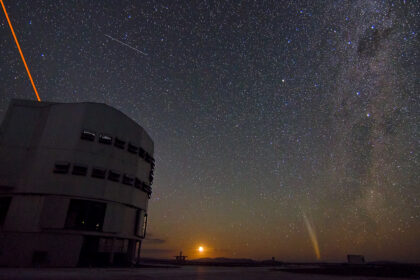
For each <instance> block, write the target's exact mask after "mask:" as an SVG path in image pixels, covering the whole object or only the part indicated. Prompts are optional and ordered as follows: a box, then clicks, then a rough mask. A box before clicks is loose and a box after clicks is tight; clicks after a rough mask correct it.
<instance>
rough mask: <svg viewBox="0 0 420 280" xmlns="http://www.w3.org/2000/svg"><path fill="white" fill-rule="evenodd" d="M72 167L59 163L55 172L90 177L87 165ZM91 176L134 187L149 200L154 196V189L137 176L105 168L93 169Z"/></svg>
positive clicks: (62, 162) (55, 166)
mask: <svg viewBox="0 0 420 280" xmlns="http://www.w3.org/2000/svg"><path fill="white" fill-rule="evenodd" d="M70 167H71V164H70V162H64V161H59V162H56V163H55V164H54V170H53V172H54V173H58V174H68V173H69V172H70V170H71V174H73V175H79V176H87V175H88V170H89V168H88V166H87V165H84V164H73V166H72V167H73V168H70ZM90 176H91V177H93V178H98V179H107V180H110V181H113V182H120V183H122V184H124V185H128V186H134V187H135V188H137V189H139V190H142V191H144V192H146V193H147V195H148V196H149V198H150V196H151V195H152V188H151V186H150V185H148V184H147V183H145V182H143V181H141V180H140V179H138V178H137V177H135V176H132V175H129V174H126V173H121V172H119V171H117V170H111V169H109V170H107V169H105V168H100V167H93V168H92V170H91V172H90ZM150 179H151V181H150V182H152V181H153V177H152V176H149V180H150Z"/></svg>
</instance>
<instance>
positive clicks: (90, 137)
mask: <svg viewBox="0 0 420 280" xmlns="http://www.w3.org/2000/svg"><path fill="white" fill-rule="evenodd" d="M80 138H81V139H83V140H87V141H95V139H96V133H95V132H92V131H89V130H86V129H85V130H83V131H82V134H81V136H80ZM98 142H99V143H102V144H106V145H114V146H115V147H117V148H120V149H122V150H125V149H126V148H127V151H128V152H129V153H132V154H137V155H138V156H139V157H141V158H143V159H144V160H145V161H146V162H148V163H150V164H151V165H152V169H153V168H154V166H155V159H154V158H153V157H152V156H151V155H150V154H149V153H148V152H146V151H145V150H144V149H143V148H142V147H139V146H136V145H134V144H133V143H131V142H128V143H126V141H124V140H122V139H120V138H118V137H114V138H113V137H112V136H109V135H106V134H103V133H99V135H98Z"/></svg>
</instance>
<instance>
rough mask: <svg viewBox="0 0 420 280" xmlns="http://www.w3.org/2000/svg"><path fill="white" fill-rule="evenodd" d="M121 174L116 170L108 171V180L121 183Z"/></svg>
mask: <svg viewBox="0 0 420 280" xmlns="http://www.w3.org/2000/svg"><path fill="white" fill-rule="evenodd" d="M120 177H121V174H120V173H119V172H118V171H115V170H109V171H108V180H110V181H114V182H119V181H120Z"/></svg>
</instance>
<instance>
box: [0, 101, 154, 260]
mask: <svg viewBox="0 0 420 280" xmlns="http://www.w3.org/2000/svg"><path fill="white" fill-rule="evenodd" d="M84 130H86V131H89V132H94V133H95V134H96V137H95V141H89V140H84V139H81V133H82V131H84ZM100 134H104V135H107V136H111V137H112V143H111V144H109V145H108V144H103V143H99V142H98V137H99V135H100ZM116 137H117V138H119V139H121V140H124V141H125V142H126V144H125V148H124V149H120V148H118V147H116V146H115V145H114V141H115V138H116ZM128 143H130V144H131V145H134V146H135V147H141V148H142V149H144V150H145V152H147V153H148V154H149V155H150V158H152V157H153V141H152V140H151V138H150V136H149V135H148V134H147V132H146V131H145V130H144V129H143V128H141V127H140V126H139V125H138V124H136V123H135V122H134V121H132V120H131V119H129V118H128V117H127V116H126V115H124V114H123V113H121V112H119V111H118V110H115V109H114V108H112V107H109V106H107V105H104V104H97V103H78V104H63V103H48V102H42V103H40V102H33V101H25V100H13V101H12V103H11V105H10V107H9V110H8V112H7V114H6V117H5V119H4V121H3V123H2V126H1V129H0V197H4V196H12V201H11V203H10V206H9V209H8V212H7V216H6V219H5V221H4V223H3V225H0V234H1V235H2V237H3V238H2V240H0V265H20V264H22V265H24V266H26V265H29V264H31V263H33V260H32V259H31V260H30V261H29V259H28V255H27V254H29V255H31V256H32V257H33V251H34V250H36V248H35V247H36V246H38V247H43V248H44V249H45V250H47V251H48V259H50V258H51V257H52V256H53V255H54V254H56V253H55V252H56V251H55V250H58V251H61V254H58V255H57V257H58V259H54V261H48V265H52V266H56V265H64V266H68V265H70V266H72V265H75V264H77V260H76V258H74V255H75V254H76V255H78V254H79V251H80V248H81V246H82V243H83V241H82V240H83V236H90V235H96V236H103V237H110V238H111V237H112V238H125V239H130V240H133V241H135V240H139V241H141V239H142V237H141V236H138V235H136V234H135V232H136V223H139V224H141V223H142V220H141V219H142V217H140V218H139V219H138V217H137V215H138V211H140V210H141V211H142V212H141V213H147V205H148V199H149V195H150V193H147V191H145V188H146V187H148V186H150V185H151V181H150V177H149V175H150V172H151V170H152V169H153V167H154V163H151V161H150V160H148V161H146V160H145V159H144V158H142V157H141V156H139V153H131V152H129V151H128V150H127V146H128ZM62 162H65V163H68V164H69V165H70V166H69V170H68V172H67V173H66V174H61V173H55V172H54V169H55V168H56V164H57V163H62ZM75 165H85V166H87V167H88V170H87V174H86V175H85V176H80V175H74V174H72V170H73V167H74V166H75ZM94 167H99V168H104V169H106V170H115V171H118V172H120V174H121V178H120V179H119V182H114V181H111V180H108V179H107V178H93V177H92V176H91V172H92V168H94ZM108 172H109V171H107V175H108ZM152 172H153V171H152ZM124 174H127V176H128V177H130V178H131V177H133V178H137V179H136V181H138V182H142V183H143V185H146V187H144V186H143V187H138V186H140V185H138V184H136V185H127V184H123V183H122V176H124ZM136 186H137V187H136ZM146 190H148V189H147V188H146ZM72 199H82V200H92V201H96V202H101V203H106V211H105V219H104V222H103V225H102V230H100V231H95V232H91V231H80V230H70V229H66V228H65V223H66V217H67V215H68V211H69V204H70V201H71V200H72ZM23 239H24V240H23ZM31 239H33V240H32V241H31ZM19 240H20V241H19ZM19 242H21V244H22V245H21V246H20V245H19ZM34 242H35V243H36V244H37V245H36V246H35V245H33V244H32V243H34ZM51 242H52V243H51ZM54 242H57V244H58V245H57V247H51V246H50V245H48V244H50V243H51V244H53V243H54ZM35 243H34V244H35ZM60 244H62V245H60ZM68 244H72V246H69V247H66V246H68ZM34 246H35V247H34ZM13 248H14V249H13ZM17 248H19V249H20V251H22V252H19V253H17V252H16V249H17ZM60 248H61V249H60ZM66 248H67V249H68V250H69V251H68V254H69V256H67V255H66V254H67V249H66ZM39 250H40V249H39ZM74 250H76V251H77V252H74ZM18 251H19V250H18ZM23 251H25V253H23ZM40 251H42V250H40ZM63 252H65V254H63ZM15 253H16V254H21V255H20V257H17V258H12V259H10V256H14V254H15ZM50 253H51V255H50ZM32 257H31V258H32ZM67 257H69V258H67ZM60 258H61V259H62V261H61V262H60V261H59V259H60ZM13 259H14V260H13Z"/></svg>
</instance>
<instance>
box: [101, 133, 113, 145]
mask: <svg viewBox="0 0 420 280" xmlns="http://www.w3.org/2000/svg"><path fill="white" fill-rule="evenodd" d="M99 143H102V144H107V145H111V144H112V137H111V136H108V135H105V134H100V135H99Z"/></svg>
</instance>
